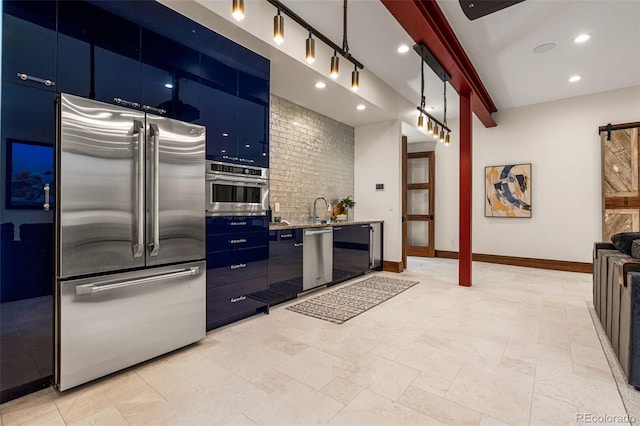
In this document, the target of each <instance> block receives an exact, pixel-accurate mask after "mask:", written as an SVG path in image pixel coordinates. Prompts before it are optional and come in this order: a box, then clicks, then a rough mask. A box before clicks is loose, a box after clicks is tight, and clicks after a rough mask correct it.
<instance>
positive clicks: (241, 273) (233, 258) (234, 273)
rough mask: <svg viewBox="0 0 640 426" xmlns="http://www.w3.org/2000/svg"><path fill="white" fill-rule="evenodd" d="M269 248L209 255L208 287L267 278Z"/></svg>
mask: <svg viewBox="0 0 640 426" xmlns="http://www.w3.org/2000/svg"><path fill="white" fill-rule="evenodd" d="M268 258H269V247H268V246H265V247H257V248H250V249H243V250H233V251H221V252H213V253H207V286H209V287H218V286H222V285H227V284H233V283H237V282H240V281H245V280H248V279H251V278H256V277H265V280H266V276H267V260H268Z"/></svg>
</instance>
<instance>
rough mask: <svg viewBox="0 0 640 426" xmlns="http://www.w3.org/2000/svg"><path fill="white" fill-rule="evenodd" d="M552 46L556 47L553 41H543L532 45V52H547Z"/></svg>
mask: <svg viewBox="0 0 640 426" xmlns="http://www.w3.org/2000/svg"><path fill="white" fill-rule="evenodd" d="M554 47H556V44H555V43H543V44H541V45H539V46H536V47H534V48H533V53H547V52H548V51H550V50H553V48H554Z"/></svg>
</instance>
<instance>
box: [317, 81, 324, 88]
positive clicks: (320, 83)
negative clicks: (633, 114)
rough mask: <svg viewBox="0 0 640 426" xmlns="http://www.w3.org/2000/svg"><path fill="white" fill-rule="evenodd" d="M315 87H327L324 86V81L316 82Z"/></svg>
mask: <svg viewBox="0 0 640 426" xmlns="http://www.w3.org/2000/svg"><path fill="white" fill-rule="evenodd" d="M315 86H316V88H318V89H324V88H325V87H327V84H326V83H325V82H324V81H318V82H317V83H316V84H315Z"/></svg>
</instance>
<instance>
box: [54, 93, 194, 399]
mask: <svg viewBox="0 0 640 426" xmlns="http://www.w3.org/2000/svg"><path fill="white" fill-rule="evenodd" d="M57 111H58V129H57V133H58V134H57V151H56V152H57V158H56V216H57V217H56V224H57V225H56V289H55V295H56V330H55V335H56V339H55V342H56V362H55V375H54V377H55V382H56V386H57V387H58V389H59V390H66V389H69V388H72V387H74V386H77V385H79V384H82V383H85V382H88V381H90V380H93V379H96V378H98V377H102V376H104V375H107V374H110V373H112V372H115V371H118V370H120V369H123V368H126V367H129V366H131V365H134V364H136V363H139V362H141V361H145V360H147V359H150V358H153V357H156V356H158V355H161V354H164V353H166V352H169V351H172V350H174V349H177V348H180V347H182V346H185V345H188V344H190V343H193V342H196V341H198V340H200V339H202V338H203V337H204V336H205V328H206V325H205V321H206V282H205V281H206V266H205V262H204V259H205V251H206V250H205V238H206V232H205V216H204V214H205V207H204V202H205V201H204V200H205V194H204V188H205V184H204V173H205V166H204V161H205V128H204V127H202V126H198V125H194V124H191V123H184V122H180V121H177V120H172V119H169V118H166V117H161V116H156V115H152V114H147V113H145V112H144V111H139V110H132V109H126V108H122V107H119V106H115V105H110V104H106V103H102V102H96V101H93V100H89V99H85V98H81V97H77V96H72V95H67V94H62V95H59V97H58V105H57Z"/></svg>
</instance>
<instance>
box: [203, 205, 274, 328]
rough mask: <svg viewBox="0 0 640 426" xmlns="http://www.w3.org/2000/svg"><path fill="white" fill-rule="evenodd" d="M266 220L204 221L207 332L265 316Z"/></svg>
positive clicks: (222, 218)
mask: <svg viewBox="0 0 640 426" xmlns="http://www.w3.org/2000/svg"><path fill="white" fill-rule="evenodd" d="M267 226H268V225H267V221H266V218H262V217H256V218H250V217H235V218H234V217H215V218H212V217H209V218H207V330H211V329H213V328H216V327H220V326H221V325H224V324H228V323H230V322H233V321H236V320H238V319H240V318H243V317H247V316H250V315H253V314H255V313H257V312H268V309H269V299H268V286H269V285H268V282H267V263H268V260H269V245H268V239H267V238H268V227H267Z"/></svg>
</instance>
